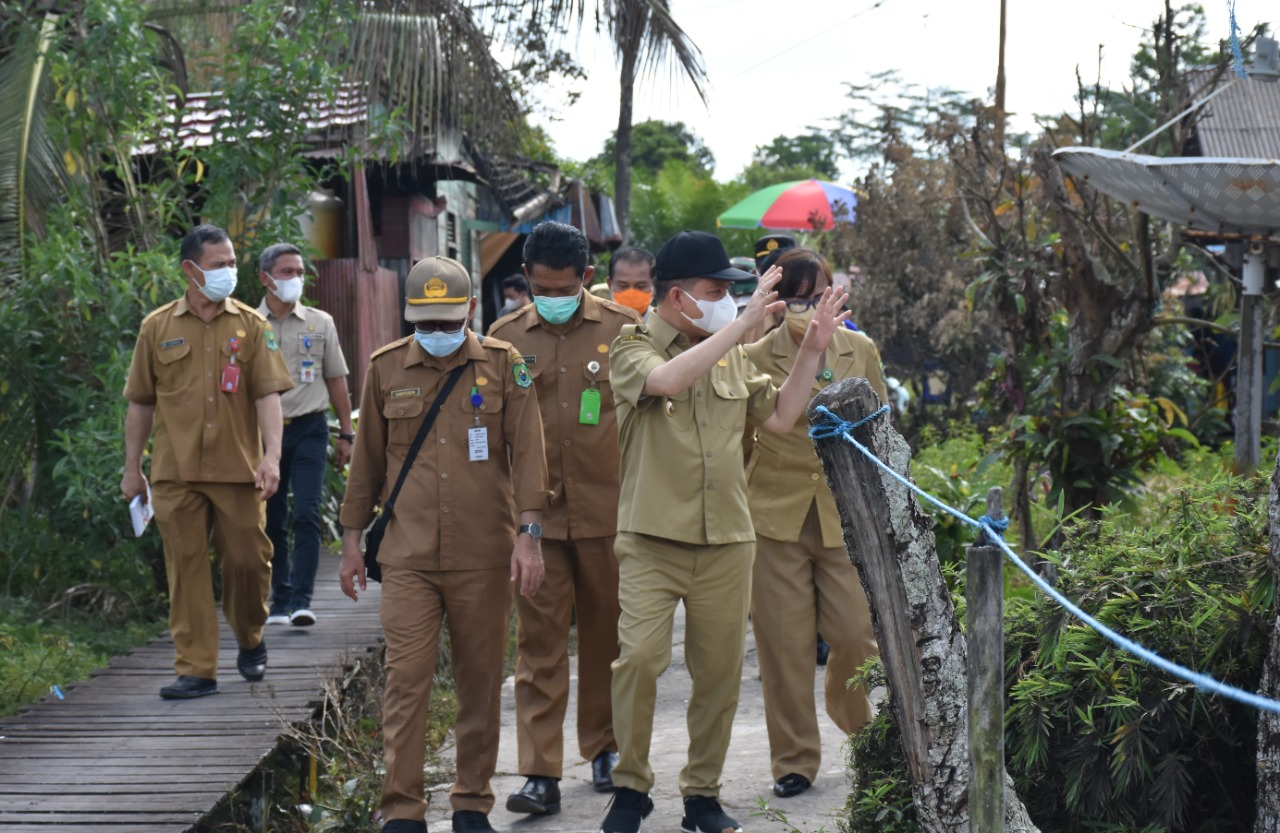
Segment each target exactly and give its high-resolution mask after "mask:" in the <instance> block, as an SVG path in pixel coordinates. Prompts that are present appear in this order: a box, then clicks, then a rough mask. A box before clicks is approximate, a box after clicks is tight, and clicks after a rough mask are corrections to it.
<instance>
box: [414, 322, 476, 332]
mask: <svg viewBox="0 0 1280 833" xmlns="http://www.w3.org/2000/svg"><path fill="white" fill-rule="evenodd" d="M465 326H467V321H466V319H465V318H464V319H463V320H461V321H419V322H418V323H417V324H414V325H413V328H414V329H415V330H417V331H418V332H420V333H456V332H458V330H461V329H462V328H463V327H465Z"/></svg>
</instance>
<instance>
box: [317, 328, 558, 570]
mask: <svg viewBox="0 0 1280 833" xmlns="http://www.w3.org/2000/svg"><path fill="white" fill-rule="evenodd" d="M460 364H465V365H466V369H465V370H463V372H462V376H461V377H460V378H459V379H458V384H457V386H456V387H454V389H453V391H452V392H451V393H450V394H449V399H448V400H447V401H446V402H444V404H443V405H441V407H440V413H439V414H438V415H437V416H436V421H435V424H434V425H432V426H431V432H430V433H429V434H428V435H427V438H426V441H425V442H423V444H422V448H421V449H420V450H419V452H418V456H417V457H416V458H414V460H413V465H412V468H411V469H410V470H409V476H408V478H407V479H406V480H405V482H404V487H403V488H402V489H401V490H400V495H399V496H398V497H397V498H396V505H395V510H394V515H393V516H392V519H391V522H390V523H389V524H388V525H387V531H386V537H385V538H384V539H383V541H382V549H381V550H380V551H379V554H378V560H379V561H381V562H382V563H383V564H389V565H391V566H393V567H402V568H407V569H414V570H484V569H492V568H497V567H505V566H507V565H508V564H509V563H510V561H511V549H512V547H513V546H515V538H516V517H517V514H516V513H517V512H520V511H524V510H527V509H544V508H545V507H546V505H547V463H546V459H545V458H544V456H543V451H542V418H541V417H540V416H539V415H538V400H537V394H535V393H534V388H533V386H532V383H531V382H530V384H529V386H528V387H522V386H521V385H519V384H518V383H517V381H516V376H517V370H520V371H521V372H523V365H522V364H521V362H520V354H519V352H518V351H517V350H516V349H515V348H514V347H512V346H511V345H510V344H508V343H507V342H505V341H499V340H498V339H496V338H486V339H484V340H483V341H481V339H480V338H479V337H477V336H476V335H475V334H474V333H472V332H470V331H468V332H467V340H466V341H465V342H464V343H463V345H462V347H460V348H459V349H458V352H456V353H454V354H453V355H452V356H449V357H448V358H444V359H437V358H435V357H433V356H431V355H429V354H428V353H427V352H426V351H425V350H423V349H422V347H421V346H419V345H418V343H417V341H415V340H414V338H413V337H412V336H408V337H405V338H402V339H400V340H399V341H394V342H392V343H391V344H388V345H387V346H385V347H383V348H381V349H379V350H377V351H375V352H374V354H373V355H372V356H371V357H370V359H369V369H368V371H367V372H366V374H365V379H364V390H363V392H362V393H361V396H360V430H359V432H358V433H357V435H356V445H355V449H354V450H353V451H352V457H351V470H350V473H349V474H348V476H347V493H346V496H345V497H344V498H343V501H342V510H341V512H340V513H339V517H340V519H341V521H342V525H343V526H344V527H347V528H350V529H363V528H364V527H366V526H368V525H369V523H370V522H371V521H372V520H373V517H374V508H375V507H377V506H379V505H382V504H384V503H386V501H387V498H389V497H390V496H391V490H392V489H393V488H394V487H395V485H396V478H398V477H399V476H400V468H401V467H402V466H403V465H404V460H405V456H406V455H407V454H408V452H409V446H410V445H412V444H413V438H414V437H415V436H416V435H417V433H418V428H419V427H420V426H421V425H422V420H423V419H425V418H426V415H427V411H429V410H430V409H431V404H432V403H433V402H435V398H436V394H437V393H439V392H440V388H441V387H443V385H444V381H445V378H446V377H447V376H448V375H449V372H450V371H451V370H453V369H454V368H455V367H457V366H458V365H460ZM524 378H526V379H528V377H527V376H525V377H524ZM473 388H474V389H475V391H476V392H477V393H478V394H479V395H480V397H481V399H482V400H483V401H482V402H481V404H480V406H479V407H478V408H477V407H475V406H473V405H472V403H471V391H472V389H473ZM477 422H478V424H479V425H480V426H481V427H483V428H484V429H486V436H487V439H488V452H489V454H488V457H489V459H487V460H483V461H476V462H472V461H471V460H470V455H469V451H468V441H469V436H468V429H469V428H473V427H475V426H476V424H477Z"/></svg>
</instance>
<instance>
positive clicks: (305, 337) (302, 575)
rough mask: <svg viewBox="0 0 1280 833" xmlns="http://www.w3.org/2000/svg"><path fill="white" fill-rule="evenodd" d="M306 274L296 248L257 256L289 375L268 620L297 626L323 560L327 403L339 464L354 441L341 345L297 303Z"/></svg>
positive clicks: (273, 509)
mask: <svg viewBox="0 0 1280 833" xmlns="http://www.w3.org/2000/svg"><path fill="white" fill-rule="evenodd" d="M306 276H307V271H306V266H305V265H304V264H303V262H302V252H300V251H299V250H298V247H297V246H293V245H290V244H289V243H276V244H275V245H273V246H268V247H267V248H266V249H264V250H263V251H262V254H261V255H259V256H258V279H259V280H260V281H262V286H263V288H265V289H266V290H267V294H266V295H265V296H263V298H262V303H261V304H259V306H258V313H259V314H260V315H262V317H264V318H266V319H267V321H268V322H269V323H270V324H271V327H272V329H274V330H275V332H276V338H277V340H278V341H279V342H280V354H281V357H282V358H283V359H284V362H285V366H286V367H287V368H288V369H289V376H290V378H291V379H293V390H291V391H289V392H288V393H286V394H285V395H284V396H282V397H281V398H280V407H281V408H282V409H283V411H284V439H283V441H282V443H281V446H282V450H281V456H280V489H279V491H277V492H276V493H275V494H274V495H273V496H272V497H271V500H269V501H267V537H268V538H270V539H271V546H272V549H273V550H274V551H275V555H274V557H273V558H272V560H271V607H270V610H269V614H268V616H267V624H268V625H283V624H290V625H296V626H299V627H308V626H310V625H314V624H315V623H316V615H315V613H313V612H312V610H311V593H312V591H313V590H314V589H315V582H316V568H317V567H318V565H319V562H320V502H321V499H322V498H323V492H324V472H325V466H326V465H328V456H329V454H328V452H329V416H328V414H329V406H330V404H332V405H333V412H334V414H335V415H336V416H337V417H338V445H337V449H336V451H335V453H334V458H333V462H334V464H335V465H337V466H338V468H342V466H344V465H346V463H347V460H349V459H351V446H352V444H353V443H354V442H355V439H356V438H355V434H354V433H353V431H352V428H351V396H350V395H349V394H348V393H347V362H346V359H344V358H343V356H342V345H340V344H338V329H337V328H336V327H334V326H333V317H332V316H330V315H329V313H327V312H325V311H324V310H321V309H317V308H316V307H308V306H306V305H304V304H303V303H302V290H303V284H304V282H305V281H306ZM290 492H292V493H293V504H292V506H290V502H289V497H290ZM290 532H292V533H293V551H292V558H291V557H290V548H289V533H290Z"/></svg>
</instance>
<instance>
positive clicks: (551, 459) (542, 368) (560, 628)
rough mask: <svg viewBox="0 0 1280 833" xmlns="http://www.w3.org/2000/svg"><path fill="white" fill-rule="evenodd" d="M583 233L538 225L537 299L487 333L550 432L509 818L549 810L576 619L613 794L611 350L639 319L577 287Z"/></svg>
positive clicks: (583, 713) (582, 681)
mask: <svg viewBox="0 0 1280 833" xmlns="http://www.w3.org/2000/svg"><path fill="white" fill-rule="evenodd" d="M590 258H591V248H590V244H589V243H588V242H587V237H586V235H585V234H583V233H582V232H581V231H579V230H578V229H576V228H574V227H573V226H569V225H565V224H563V223H542V224H541V225H539V226H537V227H536V228H535V229H534V230H533V232H532V233H531V234H530V235H529V236H528V238H527V239H526V240H525V244H524V271H525V275H526V276H527V277H528V279H529V287H530V289H531V290H532V292H533V303H531V304H529V305H528V306H525V307H523V308H522V309H520V310H518V311H517V312H514V313H512V314H510V315H508V316H506V317H504V318H500V319H498V321H497V322H495V323H494V325H493V327H492V328H491V329H490V330H489V334H490V335H491V336H496V337H498V338H502V339H505V340H507V341H510V342H511V343H512V344H514V345H515V346H516V347H517V348H518V349H519V350H520V352H521V353H522V354H523V355H524V357H525V361H526V362H528V363H529V367H530V370H531V371H532V373H533V379H534V384H535V385H536V387H537V390H538V406H539V409H540V410H541V412H542V428H543V431H544V432H545V433H546V448H547V469H548V472H549V475H550V485H551V505H550V507H549V508H548V510H547V512H546V514H545V517H544V518H543V522H542V526H543V534H544V538H543V542H542V555H543V559H544V561H545V564H546V579H545V580H544V582H543V587H542V590H541V591H540V592H539V593H538V594H537V595H536V596H532V597H529V598H524V597H520V598H517V599H516V610H517V611H518V612H519V614H520V637H519V654H518V657H517V660H516V687H515V695H516V739H517V742H518V744H519V747H520V774H521V775H524V776H525V777H526V778H527V779H528V780H527V782H526V783H525V785H524V787H523V788H521V789H520V791H519V792H516V793H513V794H512V795H511V796H510V797H509V798H508V799H507V809H508V810H510V811H511V812H513V813H556V812H559V810H560V786H559V781H560V778H561V776H562V775H563V769H564V761H563V758H564V715H565V710H566V708H567V707H568V704H569V626H570V618H571V616H572V615H573V612H574V610H575V609H576V610H577V622H578V720H577V724H578V751H579V752H580V753H581V754H582V757H583V758H585V759H586V760H588V761H591V764H592V782H593V785H594V786H595V789H596V790H597V791H599V792H609V791H610V790H612V789H613V779H612V772H613V766H614V764H615V763H616V761H617V751H616V750H617V744H616V743H615V741H614V739H613V714H612V709H611V708H610V699H609V682H610V679H611V673H610V670H609V666H610V664H611V663H612V662H613V661H614V659H616V658H617V656H618V562H617V559H616V558H615V557H614V554H613V537H614V535H615V534H616V533H617V531H618V429H617V421H616V418H615V415H614V408H613V391H612V389H611V388H610V386H609V354H608V351H609V345H610V344H612V343H613V340H614V339H615V338H616V337H617V335H618V333H619V331H620V330H621V329H622V327H623V326H624V325H627V324H638V323H639V322H640V317H639V316H638V315H636V314H635V313H634V312H632V311H631V310H629V309H627V308H626V307H623V306H620V305H619V304H615V303H614V302H612V301H605V300H601V299H598V298H596V297H595V296H593V295H591V294H590V293H588V292H584V291H583V284H584V283H585V282H586V281H588V280H590V279H591V276H592V273H593V272H594V269H593V268H592V267H591V266H589V265H588V263H589V262H590Z"/></svg>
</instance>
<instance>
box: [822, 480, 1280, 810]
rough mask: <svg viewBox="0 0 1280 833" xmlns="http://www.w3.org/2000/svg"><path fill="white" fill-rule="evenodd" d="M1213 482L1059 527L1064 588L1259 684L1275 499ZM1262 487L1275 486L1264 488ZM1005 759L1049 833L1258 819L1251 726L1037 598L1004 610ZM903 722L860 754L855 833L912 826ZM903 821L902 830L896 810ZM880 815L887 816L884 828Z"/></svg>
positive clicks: (872, 732) (1218, 671) (1161, 640)
mask: <svg viewBox="0 0 1280 833" xmlns="http://www.w3.org/2000/svg"><path fill="white" fill-rule="evenodd" d="M1254 485H1257V484H1246V483H1244V482H1243V481H1241V480H1239V479H1233V478H1229V477H1227V476H1225V475H1224V476H1218V477H1214V478H1211V479H1209V480H1207V481H1204V482H1187V483H1184V484H1183V485H1182V486H1181V487H1179V488H1173V489H1168V490H1165V491H1162V492H1160V493H1159V494H1155V493H1153V494H1152V495H1150V496H1149V497H1148V498H1147V499H1146V500H1143V501H1141V502H1140V503H1139V505H1138V507H1137V508H1136V509H1135V510H1134V511H1133V512H1131V513H1126V512H1123V511H1121V510H1118V509H1110V510H1108V511H1106V512H1104V513H1103V514H1102V516H1101V520H1099V521H1097V522H1091V523H1074V524H1070V525H1068V527H1067V528H1066V530H1065V533H1066V534H1065V543H1064V545H1063V547H1062V548H1061V550H1059V551H1056V552H1054V553H1050V554H1049V555H1050V556H1051V557H1052V558H1053V559H1054V560H1055V561H1057V562H1058V563H1059V587H1060V588H1061V589H1062V592H1063V593H1064V595H1066V596H1067V597H1068V598H1070V599H1072V600H1074V601H1076V602H1077V603H1078V604H1079V605H1080V607H1082V608H1083V609H1084V610H1086V611H1087V612H1089V613H1090V614H1091V615H1093V616H1094V617H1096V618H1097V619H1099V620H1100V621H1101V622H1103V623H1104V624H1106V625H1107V626H1108V627H1111V628H1112V629H1114V630H1116V631H1118V632H1120V633H1122V634H1125V635H1127V636H1130V637H1131V638H1133V639H1135V640H1136V641H1138V642H1139V643H1141V644H1142V645H1144V646H1146V647H1147V648H1149V649H1151V650H1153V651H1155V652H1156V653H1158V654H1160V655H1161V656H1163V657H1165V658H1167V659H1170V660H1172V661H1174V662H1177V663H1179V664H1181V665H1183V666H1186V667H1189V668H1192V669H1194V670H1197V671H1200V672H1203V673H1206V674H1209V675H1210V676H1212V677H1214V678H1216V679H1218V680H1222V681H1224V682H1227V683H1230V684H1232V685H1235V686H1237V687H1240V688H1243V689H1245V690H1254V691H1256V690H1257V686H1258V680H1259V677H1260V675H1261V669H1262V664H1263V660H1264V658H1265V656H1266V652H1267V649H1268V645H1269V642H1270V638H1271V621H1272V620H1271V617H1272V615H1273V614H1272V606H1273V595H1274V587H1273V579H1272V575H1271V573H1270V570H1269V569H1268V566H1267V532H1266V530H1267V524H1266V508H1267V507H1266V501H1265V499H1262V498H1259V497H1257V495H1256V493H1254V492H1251V491H1249V489H1247V488H1246V486H1254ZM1263 493H1264V494H1265V492H1263ZM1006 604H1007V612H1006V620H1005V634H1006V643H1005V656H1006V662H1007V670H1006V685H1007V692H1008V694H1007V699H1006V709H1007V713H1006V761H1007V766H1008V768H1009V771H1010V774H1011V775H1012V776H1013V778H1014V782H1015V784H1016V785H1017V790H1018V794H1019V796H1020V797H1021V798H1022V799H1023V801H1024V802H1025V803H1026V805H1027V809H1028V811H1029V812H1030V814H1031V817H1032V820H1033V821H1035V823H1036V824H1037V825H1039V826H1040V828H1041V829H1042V830H1045V831H1060V832H1061V833H1084V831H1090V833H1094V832H1095V831H1121V830H1124V831H1132V830H1138V829H1142V830H1150V831H1164V832H1165V833H1181V832H1182V831H1188V833H1189V831H1197V833H1205V832H1207V831H1227V830H1242V829H1248V828H1249V827H1250V826H1251V825H1252V819H1253V806H1254V792H1255V779H1256V773H1255V767H1254V759H1255V750H1254V745H1255V737H1256V734H1257V715H1256V714H1255V713H1254V712H1253V711H1252V710H1251V709H1248V708H1246V707H1244V706H1241V705H1238V704H1236V703H1235V702H1234V701H1231V700H1227V699H1226V698H1222V697H1218V696H1215V695H1210V694H1207V693H1204V692H1201V691H1200V690H1198V689H1196V688H1195V687H1193V686H1191V685H1189V684H1186V683H1183V682H1182V681H1180V680H1177V679H1174V678H1172V677H1170V676H1169V675H1167V674H1165V673H1163V672H1161V671H1158V670H1156V669H1154V668H1152V667H1151V666H1149V665H1147V664H1146V663H1144V662H1143V661H1142V660H1140V659H1138V658H1137V657H1135V656H1133V655H1131V654H1129V653H1128V652H1125V651H1122V650H1120V649H1118V648H1115V647H1114V646H1112V645H1111V643H1109V642H1107V641H1105V640H1104V639H1103V638H1102V637H1101V636H1099V635H1098V634H1096V633H1095V632H1094V631H1093V630H1092V629H1090V628H1088V627H1087V626H1085V625H1084V624H1083V623H1081V622H1079V621H1077V620H1076V619H1074V618H1073V617H1071V616H1069V615H1068V614H1067V613H1065V612H1064V611H1063V610H1061V609H1060V608H1059V607H1058V605H1057V603H1056V602H1053V601H1052V600H1050V599H1048V598H1046V597H1045V596H1044V595H1043V594H1040V593H1035V594H1033V595H1032V596H1031V597H1029V598H1025V599H1024V598H1010V599H1008V600H1007V602H1006ZM892 723H893V721H892V717H891V715H889V714H888V713H887V712H882V713H881V714H880V715H878V716H877V717H876V719H875V720H874V721H873V722H872V723H871V724H870V725H869V726H868V727H867V728H866V729H864V730H863V732H861V733H860V734H859V735H858V736H857V738H856V739H855V740H854V744H853V762H852V770H853V773H852V774H853V778H854V782H855V791H854V794H853V795H851V796H850V800H849V806H848V808H847V812H848V826H849V830H851V831H855V833H856V832H857V831H871V830H881V829H885V828H884V824H885V823H886V819H889V818H893V819H894V823H895V824H900V825H904V826H902V827H900V828H899V829H902V830H909V829H912V828H910V827H909V826H905V825H908V824H910V823H912V822H913V818H912V816H911V815H910V812H909V807H910V801H909V799H910V792H909V787H908V784H909V781H908V778H907V774H906V764H905V760H904V758H903V756H902V751H901V742H900V740H899V739H898V736H897V730H896V727H894V726H893V725H892ZM897 812H902V813H903V816H902V817H901V819H898V817H897V815H896V813H897ZM881 813H883V814H884V815H883V817H880V818H877V817H878V816H879V815H880V814H881Z"/></svg>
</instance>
